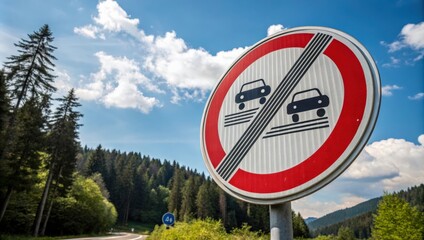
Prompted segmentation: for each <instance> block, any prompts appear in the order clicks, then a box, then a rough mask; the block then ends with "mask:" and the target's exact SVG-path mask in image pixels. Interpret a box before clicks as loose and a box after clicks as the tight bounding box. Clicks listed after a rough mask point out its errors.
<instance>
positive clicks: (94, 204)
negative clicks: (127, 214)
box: [47, 176, 117, 235]
mask: <svg viewBox="0 0 424 240" xmlns="http://www.w3.org/2000/svg"><path fill="white" fill-rule="evenodd" d="M116 218H117V213H116V210H115V207H114V206H113V204H112V203H110V202H109V201H107V200H106V199H105V198H104V197H103V196H102V193H101V191H100V188H99V186H97V184H96V183H95V182H94V181H93V180H92V179H86V178H83V177H81V176H77V177H76V179H75V182H74V183H73V186H72V189H71V191H70V192H69V194H68V196H67V197H63V198H59V199H58V200H57V201H56V203H55V204H54V209H53V210H52V216H51V218H50V221H49V226H48V228H47V229H48V230H49V234H54V235H63V234H83V233H100V232H102V231H106V230H108V229H109V228H110V227H111V226H113V225H114V224H115V222H116ZM58 231H60V232H58Z"/></svg>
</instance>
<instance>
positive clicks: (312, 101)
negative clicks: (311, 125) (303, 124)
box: [287, 88, 330, 122]
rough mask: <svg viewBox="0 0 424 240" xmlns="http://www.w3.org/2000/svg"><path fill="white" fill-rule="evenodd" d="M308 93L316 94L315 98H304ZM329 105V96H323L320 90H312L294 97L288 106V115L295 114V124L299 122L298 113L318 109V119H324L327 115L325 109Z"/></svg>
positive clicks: (301, 92) (296, 94) (293, 118)
mask: <svg viewBox="0 0 424 240" xmlns="http://www.w3.org/2000/svg"><path fill="white" fill-rule="evenodd" d="M308 93H309V94H314V95H315V96H313V97H308V98H303V97H304V96H305V95H306V94H308ZM299 98H300V99H299ZM329 104H330V99H329V98H328V96H327V95H322V94H321V92H320V91H319V89H318V88H312V89H308V90H305V91H300V92H297V93H295V94H294V95H293V98H292V101H291V103H289V104H288V105H287V114H293V115H292V120H293V122H298V121H299V115H298V113H301V112H306V111H310V110H314V109H317V111H316V114H317V116H318V117H323V116H324V115H325V109H324V107H327V106H328V105H329Z"/></svg>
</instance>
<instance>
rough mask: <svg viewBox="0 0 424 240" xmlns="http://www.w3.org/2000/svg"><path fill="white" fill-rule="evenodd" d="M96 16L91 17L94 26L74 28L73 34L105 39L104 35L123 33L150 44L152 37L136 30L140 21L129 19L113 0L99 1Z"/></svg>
mask: <svg viewBox="0 0 424 240" xmlns="http://www.w3.org/2000/svg"><path fill="white" fill-rule="evenodd" d="M97 12H98V15H97V16H95V17H93V21H94V22H95V23H96V25H92V24H88V25H85V26H82V27H75V28H74V32H75V33H76V34H79V35H82V36H84V37H88V38H101V39H105V33H108V32H125V33H127V34H129V35H131V36H133V37H135V38H136V39H138V40H140V41H143V42H144V41H145V42H151V41H152V40H153V36H147V35H146V34H145V33H144V31H143V30H139V29H138V27H137V26H138V24H139V22H140V20H139V19H138V18H130V16H129V15H128V14H127V13H126V11H125V10H124V9H122V8H121V7H120V6H119V4H118V3H117V2H115V1H113V0H105V1H100V2H99V3H98V4H97Z"/></svg>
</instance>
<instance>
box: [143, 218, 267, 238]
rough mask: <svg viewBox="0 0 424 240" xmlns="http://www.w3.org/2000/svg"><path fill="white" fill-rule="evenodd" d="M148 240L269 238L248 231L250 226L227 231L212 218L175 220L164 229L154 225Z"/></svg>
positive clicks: (260, 233)
mask: <svg viewBox="0 0 424 240" xmlns="http://www.w3.org/2000/svg"><path fill="white" fill-rule="evenodd" d="M147 239H148V240H167V239H181V240H185V239H187V240H188V239H204V240H225V239H228V240H229V239H240V240H242V239H243V240H245V239H246V240H253V239H255V240H257V239H259V240H260V239H269V236H266V235H265V234H263V233H262V232H252V231H250V226H248V225H243V226H242V228H239V229H234V230H233V231H232V232H231V233H227V232H226V231H225V228H224V226H223V224H222V223H221V221H216V220H212V219H205V220H199V219H196V220H193V221H191V222H189V223H186V222H176V223H175V226H174V227H170V228H169V229H166V226H165V225H161V226H158V225H156V226H155V229H154V230H153V232H152V233H151V235H150V236H149V237H148V238H147Z"/></svg>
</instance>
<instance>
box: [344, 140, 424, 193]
mask: <svg viewBox="0 0 424 240" xmlns="http://www.w3.org/2000/svg"><path fill="white" fill-rule="evenodd" d="M423 140H424V134H423V135H420V136H419V137H418V141H419V144H418V145H416V144H414V143H412V142H408V141H406V140H404V139H393V138H390V139H387V140H382V141H379V142H374V143H372V144H370V145H368V146H366V147H365V149H364V151H363V152H362V154H361V155H360V156H359V157H358V159H356V161H355V162H354V163H353V164H352V166H351V167H350V168H349V169H348V170H347V171H346V173H345V174H344V175H343V177H344V178H350V179H359V180H362V181H364V182H368V183H369V184H370V185H374V186H379V187H380V188H381V189H382V190H385V191H390V192H391V191H398V190H400V189H404V188H407V187H409V186H412V185H416V184H420V183H423V182H424V175H423V174H422V171H423V169H424V146H423ZM367 179H371V180H369V181H367Z"/></svg>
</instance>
